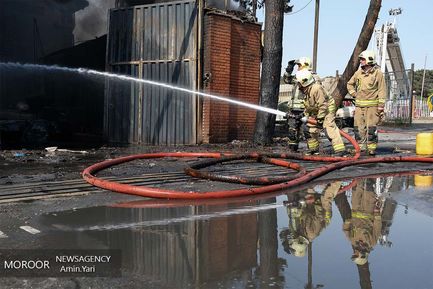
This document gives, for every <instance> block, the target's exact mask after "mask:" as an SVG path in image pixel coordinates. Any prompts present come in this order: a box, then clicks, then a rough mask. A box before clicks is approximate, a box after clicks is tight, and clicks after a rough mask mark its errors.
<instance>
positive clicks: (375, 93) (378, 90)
mask: <svg viewBox="0 0 433 289" xmlns="http://www.w3.org/2000/svg"><path fill="white" fill-rule="evenodd" d="M347 90H348V92H349V94H350V95H352V96H353V97H355V105H356V106H358V107H370V106H383V105H385V100H386V84H385V78H384V76H383V73H382V71H380V69H379V67H378V66H374V67H371V68H370V69H367V70H366V71H364V70H363V69H362V68H359V69H358V70H357V71H356V72H355V74H353V76H352V77H351V78H350V80H349V82H348V83H347Z"/></svg>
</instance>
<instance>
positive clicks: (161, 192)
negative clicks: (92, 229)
mask: <svg viewBox="0 0 433 289" xmlns="http://www.w3.org/2000/svg"><path fill="white" fill-rule="evenodd" d="M340 133H341V134H342V136H343V137H345V138H346V139H347V140H349V142H351V143H352V145H353V146H354V147H355V151H356V153H355V156H354V157H352V158H338V157H321V156H301V155H300V154H281V156H287V158H289V157H290V158H295V159H301V160H309V161H310V160H311V161H332V162H335V163H332V164H329V165H326V166H323V167H320V168H317V169H315V170H313V171H311V172H309V173H307V174H305V175H303V176H300V177H299V178H297V179H294V180H291V181H288V182H284V183H279V184H272V185H267V186H263V187H254V188H245V189H235V190H223V191H209V192H192V191H189V192H183V191H176V190H167V189H158V188H151V187H144V186H140V187H139V186H133V185H128V184H121V183H117V182H111V181H107V180H103V179H100V178H97V177H96V176H94V175H93V174H94V173H96V172H98V171H100V170H103V169H105V168H108V167H111V166H113V165H117V164H120V163H124V162H129V161H132V160H135V159H150V158H163V157H176V158H177V157H207V158H221V157H225V156H231V155H233V154H222V153H186V152H182V153H180V152H179V153H149V154H139V155H131V156H126V157H121V158H116V159H112V160H106V161H103V162H100V163H96V164H94V165H92V166H90V167H88V168H86V169H85V170H84V171H83V173H82V176H83V178H84V179H85V180H86V181H87V182H88V183H90V184H92V185H94V186H97V187H100V188H103V189H107V190H111V191H115V192H119V193H124V194H129V195H138V196H143V197H149V198H164V199H211V198H227V197H241V196H248V195H256V194H264V193H270V192H274V191H279V190H284V189H287V188H291V187H293V186H299V185H301V184H304V183H306V182H308V181H310V180H313V179H315V178H318V177H320V176H322V175H325V174H327V173H329V172H330V171H333V170H336V169H340V168H343V167H347V166H353V165H358V164H367V163H377V162H425V163H433V158H420V157H376V158H370V159H364V160H357V159H358V158H359V156H360V148H359V145H358V143H357V142H356V141H355V140H354V139H353V138H352V137H350V136H349V135H348V134H347V133H345V132H344V131H342V130H340ZM257 155H259V154H257ZM296 155H297V156H296Z"/></svg>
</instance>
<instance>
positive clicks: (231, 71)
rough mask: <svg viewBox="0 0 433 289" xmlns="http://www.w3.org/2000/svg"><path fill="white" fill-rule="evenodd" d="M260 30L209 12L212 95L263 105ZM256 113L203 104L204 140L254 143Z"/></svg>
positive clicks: (206, 40)
mask: <svg viewBox="0 0 433 289" xmlns="http://www.w3.org/2000/svg"><path fill="white" fill-rule="evenodd" d="M260 29H261V26H260V25H258V24H253V23H242V22H241V21H239V20H238V19H235V18H232V17H230V16H227V15H221V14H216V13H208V14H206V16H205V20H204V55H203V56H204V57H203V58H204V59H203V61H204V62H203V66H204V67H203V69H204V73H210V74H211V79H210V81H209V82H208V84H207V86H205V88H204V89H205V91H206V92H207V93H210V94H217V95H221V96H228V97H231V98H233V99H236V100H240V101H245V102H249V103H254V104H258V103H259V82H260ZM255 121H256V111H255V110H252V109H248V108H242V107H239V106H236V105H233V104H228V103H224V102H221V101H215V100H211V99H209V98H206V99H204V101H203V122H202V140H203V142H205V143H220V142H228V141H232V140H234V139H237V140H252V137H253V134H254V126H255Z"/></svg>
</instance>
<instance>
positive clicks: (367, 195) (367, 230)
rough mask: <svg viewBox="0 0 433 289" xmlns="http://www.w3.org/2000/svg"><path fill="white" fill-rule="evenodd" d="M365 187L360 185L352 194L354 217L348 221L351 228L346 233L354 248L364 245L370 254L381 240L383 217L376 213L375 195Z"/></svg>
mask: <svg viewBox="0 0 433 289" xmlns="http://www.w3.org/2000/svg"><path fill="white" fill-rule="evenodd" d="M366 181H367V180H366ZM363 185H364V184H362V185H360V184H358V185H357V186H356V188H355V189H354V190H353V192H352V217H351V219H349V220H348V221H346V222H349V223H350V227H349V230H347V231H345V233H346V237H348V239H349V240H350V242H351V243H352V246H353V247H354V248H357V247H358V246H359V244H364V246H365V247H366V248H365V251H367V252H370V251H371V249H372V248H373V247H374V246H375V245H376V243H377V240H378V239H379V238H380V235H381V229H382V217H381V215H380V213H379V212H375V206H376V205H377V198H376V195H375V193H374V192H373V191H372V190H370V189H366V188H363ZM346 222H345V223H346Z"/></svg>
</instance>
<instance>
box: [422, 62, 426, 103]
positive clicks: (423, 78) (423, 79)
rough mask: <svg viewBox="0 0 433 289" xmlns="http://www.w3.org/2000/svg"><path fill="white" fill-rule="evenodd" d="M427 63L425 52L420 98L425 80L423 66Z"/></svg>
mask: <svg viewBox="0 0 433 289" xmlns="http://www.w3.org/2000/svg"><path fill="white" fill-rule="evenodd" d="M426 65H427V54H426V55H425V58H424V72H423V74H422V82H421V99H422V98H423V94H424V81H425V67H426Z"/></svg>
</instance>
